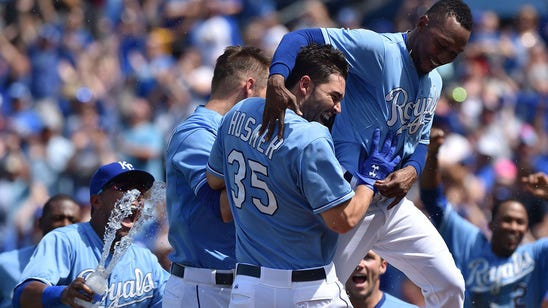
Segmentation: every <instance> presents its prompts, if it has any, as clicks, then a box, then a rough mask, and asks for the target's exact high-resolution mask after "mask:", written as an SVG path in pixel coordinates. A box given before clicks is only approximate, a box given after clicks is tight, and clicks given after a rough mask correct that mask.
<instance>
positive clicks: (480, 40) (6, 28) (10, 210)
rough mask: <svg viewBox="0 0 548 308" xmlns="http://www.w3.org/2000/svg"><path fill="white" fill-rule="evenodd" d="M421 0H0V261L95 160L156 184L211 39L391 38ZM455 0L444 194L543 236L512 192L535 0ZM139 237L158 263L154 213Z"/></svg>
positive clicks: (542, 224)
mask: <svg viewBox="0 0 548 308" xmlns="http://www.w3.org/2000/svg"><path fill="white" fill-rule="evenodd" d="M433 2H434V1H433V0H390V1H387V0H369V1H351V0H341V1H329V0H324V1H320V0H301V1H289V0H277V1H276V0H261V1H255V0H56V1H50V0H0V16H1V17H0V135H1V138H0V252H2V251H7V250H11V249H15V248H19V247H23V246H26V245H29V244H32V243H34V242H35V241H37V239H38V238H39V236H40V234H39V233H38V232H37V229H36V227H35V224H34V220H35V217H37V216H38V215H39V213H40V210H41V207H42V206H43V204H44V202H45V201H46V200H47V199H48V197H49V196H51V195H54V194H57V193H65V194H69V195H71V196H73V197H74V198H75V199H76V200H77V201H78V202H79V203H80V205H81V206H82V208H83V209H84V210H85V209H87V208H88V204H87V203H88V199H89V190H88V184H89V179H90V177H91V175H92V172H94V171H95V170H96V169H97V168H98V167H99V166H100V165H102V164H105V163H109V162H111V161H114V160H119V159H123V160H126V161H128V162H130V163H132V164H133V166H134V167H136V168H139V169H144V170H147V171H148V172H150V173H151V174H153V175H154V176H155V177H156V179H157V180H164V162H163V155H164V149H165V145H166V143H167V141H168V140H167V138H169V135H170V132H171V129H172V128H173V127H174V126H175V125H176V124H177V123H179V122H181V121H182V120H183V119H184V118H185V117H186V116H187V115H188V114H189V113H190V112H192V111H193V109H194V108H195V107H196V106H197V105H198V104H202V103H205V102H206V101H207V98H208V94H209V87H210V80H211V77H212V70H213V65H214V62H215V59H216V58H217V56H218V55H219V54H220V53H222V51H223V50H224V48H225V47H226V46H228V45H244V44H245V45H253V46H257V47H260V48H262V49H263V50H264V51H265V52H266V53H267V54H272V52H273V51H274V49H275V48H276V46H277V44H278V42H279V40H280V39H281V37H282V35H283V34H285V33H286V32H287V31H291V30H295V29H298V28H306V27H347V28H357V27H362V28H368V29H372V30H375V31H378V32H392V31H405V30H408V29H410V28H412V26H413V24H412V23H413V22H415V21H416V20H417V18H418V16H420V15H422V14H423V13H424V11H425V10H426V8H428V7H429V6H430V5H431V4H432V3H433ZM465 2H467V3H468V4H469V5H470V7H471V8H472V10H473V14H474V23H475V25H474V29H473V32H472V37H471V40H470V43H469V45H468V46H467V48H466V50H465V52H464V53H463V54H462V55H460V56H459V58H458V59H457V61H455V62H454V63H452V64H449V65H446V66H443V67H441V68H439V71H440V73H441V74H442V77H443V79H444V89H443V95H442V98H441V99H440V102H439V104H438V108H437V110H436V113H437V115H436V118H435V125H436V126H439V127H442V128H443V129H444V130H445V131H446V135H447V138H446V142H445V144H444V145H443V147H442V150H441V157H440V159H441V161H442V163H443V170H444V183H445V186H446V192H447V196H448V199H449V200H450V201H451V203H452V204H453V205H454V206H455V207H456V208H457V209H458V211H459V213H460V214H461V215H463V216H464V217H466V218H468V219H469V220H470V221H472V222H473V223H474V224H476V225H478V226H480V227H481V228H482V229H483V230H484V231H485V232H486V233H489V230H488V228H487V222H488V221H489V219H490V217H489V216H488V215H489V214H488V213H489V212H490V208H491V206H492V204H493V202H495V201H496V200H499V199H506V198H509V197H516V198H520V199H521V200H522V201H523V202H524V203H525V204H526V205H527V206H528V209H529V214H530V227H531V229H530V230H531V232H530V234H529V236H528V240H534V239H535V238H539V237H544V236H548V205H546V204H545V203H543V202H541V201H540V200H537V199H534V198H532V197H531V196H528V195H527V194H525V193H523V192H522V190H521V188H520V185H519V178H520V177H521V176H522V175H526V174H529V173H531V172H535V171H544V172H546V173H548V112H546V111H547V109H548V52H547V42H548V3H547V2H546V1H543V0H537V1H533V0H529V1H522V0H499V1H496V4H495V2H492V1H485V0H469V1H465ZM411 194H412V195H411V196H412V198H413V199H416V200H418V197H417V196H416V190H413V191H411ZM413 194H414V195H415V196H414V197H413ZM417 204H418V203H417ZM160 212H161V211H160ZM160 214H161V213H160ZM160 217H162V215H160ZM84 219H86V217H84ZM148 229H149V230H148V233H147V236H144V237H143V238H142V239H140V240H141V241H142V242H143V244H144V245H147V246H148V247H149V248H151V249H152V250H153V251H156V252H157V253H158V254H159V255H161V254H164V255H165V253H166V252H167V251H169V249H170V247H169V244H168V242H167V239H166V237H165V230H166V225H165V219H164V218H159V219H158V221H156V222H154V223H153V224H151V225H150V226H149V228H148ZM394 293H396V295H400V294H398V292H394Z"/></svg>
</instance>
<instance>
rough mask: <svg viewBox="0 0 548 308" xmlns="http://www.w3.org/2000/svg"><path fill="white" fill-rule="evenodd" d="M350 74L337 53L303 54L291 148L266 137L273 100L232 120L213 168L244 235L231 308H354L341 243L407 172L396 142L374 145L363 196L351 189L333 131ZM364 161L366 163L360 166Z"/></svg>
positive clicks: (294, 86) (247, 103) (252, 104)
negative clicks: (343, 274) (386, 184)
mask: <svg viewBox="0 0 548 308" xmlns="http://www.w3.org/2000/svg"><path fill="white" fill-rule="evenodd" d="M347 71H348V64H347V63H346V61H345V59H344V56H343V55H342V53H341V52H340V51H336V50H334V49H333V48H332V47H331V46H327V45H323V46H318V45H313V46H307V47H305V48H303V49H302V51H301V52H300V53H299V56H298V57H297V59H296V66H295V69H294V70H293V72H292V73H291V75H290V76H289V78H288V80H287V86H288V88H289V89H291V92H292V93H293V94H294V95H295V96H296V98H297V104H298V105H299V107H300V110H302V112H303V117H300V116H298V115H297V114H296V113H295V112H294V111H293V110H286V117H285V125H286V130H285V132H284V135H283V136H282V138H274V139H272V140H271V141H269V142H267V141H266V140H265V139H264V136H261V135H259V134H258V131H259V128H260V127H261V119H262V112H263V109H264V99H261V98H250V99H246V100H243V101H242V102H240V103H238V104H237V105H236V106H235V107H234V108H233V109H231V110H230V111H229V112H228V113H227V114H226V115H225V117H224V119H223V122H222V123H221V126H220V128H219V133H218V135H217V138H216V139H215V143H214V144H213V148H212V150H211V154H210V157H209V161H208V182H209V183H210V185H211V186H212V188H214V189H222V188H224V187H225V183H226V189H227V192H228V193H229V194H230V195H231V198H230V206H231V210H232V214H233V215H234V223H235V226H236V260H237V262H238V264H237V266H236V277H235V280H234V284H233V289H232V293H231V299H230V305H231V306H232V307H259V306H260V305H264V303H268V305H269V306H272V307H300V306H301V305H302V306H306V307H308V306H309V305H311V304H315V305H318V304H321V305H324V306H329V307H349V306H350V301H349V299H348V296H347V295H346V294H345V291H344V287H343V285H342V283H341V282H340V281H339V280H338V278H337V276H336V273H335V269H334V267H333V265H332V259H333V255H334V253H335V246H336V243H337V238H338V233H344V232H347V231H348V230H350V229H351V228H352V227H354V226H355V225H356V224H357V223H358V222H359V221H360V220H361V219H362V217H363V215H364V214H365V211H366V210H367V207H368V205H369V203H370V201H371V199H372V197H373V190H374V188H373V185H372V184H373V183H374V182H375V180H376V179H377V177H378V178H383V177H384V176H386V174H388V173H389V172H392V170H393V168H394V166H395V165H396V164H397V163H398V162H399V157H397V156H395V155H394V153H393V151H394V148H392V147H391V139H388V140H387V142H386V143H385V144H384V145H383V146H382V149H380V150H379V149H378V146H379V143H378V142H379V136H380V131H376V132H375V134H374V136H373V141H372V148H371V149H370V151H369V152H370V155H369V157H368V158H367V159H360V162H359V163H358V165H359V167H358V169H357V172H356V175H357V177H358V180H357V187H356V191H355V193H354V191H353V190H352V188H351V186H350V184H349V183H348V182H347V181H346V180H345V179H344V177H343V171H342V169H341V166H340V165H339V163H338V162H337V159H336V157H335V153H334V149H333V143H332V139H331V135H330V133H329V130H328V128H327V127H326V126H324V125H326V124H328V123H330V120H331V118H332V117H333V116H335V114H337V113H338V112H339V111H340V101H341V99H342V98H343V96H344V92H345V90H344V88H345V78H346V76H347ZM356 160H358V157H356Z"/></svg>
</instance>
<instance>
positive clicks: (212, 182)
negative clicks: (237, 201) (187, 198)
mask: <svg viewBox="0 0 548 308" xmlns="http://www.w3.org/2000/svg"><path fill="white" fill-rule="evenodd" d="M206 178H207V184H209V187H211V189H213V190H220V189H223V188H225V181H224V179H223V178H220V177H217V176H216V175H213V174H212V173H210V172H206Z"/></svg>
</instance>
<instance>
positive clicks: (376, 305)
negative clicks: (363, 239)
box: [345, 250, 417, 308]
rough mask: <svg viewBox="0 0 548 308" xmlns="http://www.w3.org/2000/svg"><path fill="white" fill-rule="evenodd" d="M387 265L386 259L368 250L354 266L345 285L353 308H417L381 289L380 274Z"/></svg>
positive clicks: (384, 270)
mask: <svg viewBox="0 0 548 308" xmlns="http://www.w3.org/2000/svg"><path fill="white" fill-rule="evenodd" d="M387 265H388V264H387V262H386V260H384V259H383V258H382V257H381V256H379V255H378V254H376V253H375V252H374V251H373V250H369V252H368V253H367V254H366V255H365V257H363V259H362V260H361V261H360V263H359V264H358V266H356V269H354V272H353V273H352V275H351V276H350V278H348V280H347V281H346V285H345V286H346V292H347V293H348V296H349V297H350V301H351V302H352V306H353V307H354V308H412V307H415V308H417V306H415V305H411V304H409V303H406V302H404V301H402V300H400V299H398V298H396V297H394V296H392V295H390V294H388V293H386V292H383V291H381V289H380V285H381V275H382V274H384V273H385V272H386V267H387Z"/></svg>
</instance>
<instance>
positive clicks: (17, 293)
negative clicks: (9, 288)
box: [11, 280, 32, 308]
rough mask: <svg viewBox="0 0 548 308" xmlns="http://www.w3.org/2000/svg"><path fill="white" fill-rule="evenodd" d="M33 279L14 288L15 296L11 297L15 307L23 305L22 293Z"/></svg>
mask: <svg viewBox="0 0 548 308" xmlns="http://www.w3.org/2000/svg"><path fill="white" fill-rule="evenodd" d="M31 281H32V280H27V281H25V282H23V283H22V284H20V285H18V286H17V287H16V288H15V289H14V290H13V298H12V299H11V304H12V305H13V307H15V308H19V307H21V294H22V293H23V290H24V289H25V287H26V286H27V285H28V284H29V283H31Z"/></svg>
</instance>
